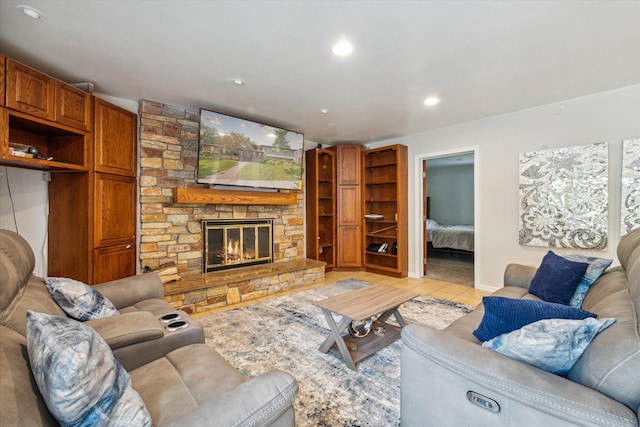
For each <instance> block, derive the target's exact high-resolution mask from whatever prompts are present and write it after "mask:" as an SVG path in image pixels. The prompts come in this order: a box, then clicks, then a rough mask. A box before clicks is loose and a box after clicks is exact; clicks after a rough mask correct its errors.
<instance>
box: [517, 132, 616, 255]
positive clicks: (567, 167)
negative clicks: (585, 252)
mask: <svg viewBox="0 0 640 427" xmlns="http://www.w3.org/2000/svg"><path fill="white" fill-rule="evenodd" d="M608 148H609V146H608V144H607V143H606V142H602V143H597V144H589V145H582V146H577V147H565V148H558V149H552V150H544V151H534V152H529V153H522V154H520V236H519V239H520V245H525V246H545V247H555V248H576V249H598V250H604V249H606V247H607V214H608V179H607V176H608V172H609V168H608V152H609V149H608Z"/></svg>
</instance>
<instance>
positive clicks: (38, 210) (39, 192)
mask: <svg viewBox="0 0 640 427" xmlns="http://www.w3.org/2000/svg"><path fill="white" fill-rule="evenodd" d="M47 195H48V188H47V181H45V180H44V179H43V172H41V171H34V170H29V169H18V168H8V167H5V166H0V228H3V229H5V230H11V231H15V232H17V233H18V234H20V235H21V236H22V237H24V238H25V239H26V240H27V241H28V242H29V244H30V245H31V248H32V249H33V252H34V254H35V257H36V267H35V270H34V274H36V275H37V276H40V277H45V276H46V272H47V264H46V262H47V208H48V206H49V202H48V200H47Z"/></svg>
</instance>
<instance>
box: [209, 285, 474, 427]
mask: <svg viewBox="0 0 640 427" xmlns="http://www.w3.org/2000/svg"><path fill="white" fill-rule="evenodd" d="M370 284H371V283H369V282H365V281H362V280H357V279H348V280H342V281H340V282H337V283H334V284H330V285H325V286H322V287H318V288H315V289H311V290H307V291H303V292H298V293H295V294H292V295H288V296H282V297H279V298H274V299H271V300H267V301H264V302H259V303H256V304H252V305H250V306H247V307H243V308H239V309H234V310H229V311H226V312H223V313H219V314H213V315H211V316H207V317H203V318H201V319H199V320H198V321H199V322H200V323H201V324H202V326H203V327H204V330H205V338H206V343H207V344H208V345H210V346H212V347H213V348H215V349H216V350H217V351H218V352H219V353H220V354H222V356H224V358H225V359H227V360H228V361H229V362H230V363H231V364H232V365H233V366H234V367H235V368H236V369H238V370H239V371H240V372H241V373H242V374H243V375H244V376H246V377H254V376H256V375H259V374H261V373H263V372H266V371H269V370H273V369H279V370H284V371H288V372H290V373H291V374H292V375H293V376H294V377H295V378H296V380H297V381H298V385H299V389H300V391H299V393H298V397H297V398H296V401H295V403H294V408H295V412H296V426H300V427H306V426H326V427H330V426H331V427H338V426H340V427H347V426H349V427H357V426H383V425H384V426H399V425H400V348H401V340H398V341H396V342H394V343H393V344H391V345H389V346H387V347H386V348H384V349H382V350H380V351H378V352H377V353H375V354H373V355H372V356H370V357H368V358H367V359H365V360H363V361H361V362H360V363H358V365H357V367H358V371H357V372H355V371H352V370H351V369H349V368H347V366H346V365H345V364H344V362H343V361H342V358H341V357H339V356H337V355H334V354H333V353H331V352H330V353H328V354H324V353H321V352H320V351H319V350H318V348H319V347H320V345H321V344H322V342H323V341H324V339H325V338H326V337H327V335H328V334H329V329H328V326H327V324H326V320H325V318H324V316H323V315H322V312H321V310H320V308H318V307H316V306H315V305H313V302H315V301H319V300H321V299H324V298H328V297H331V296H334V295H338V294H340V293H343V292H347V291H350V290H354V289H358V288H361V287H363V286H368V285H370ZM469 311H471V308H470V307H468V306H465V305H462V304H457V303H454V302H450V301H444V300H439V299H435V298H431V297H427V296H419V297H417V298H415V299H414V300H412V301H409V302H406V303H404V304H403V305H401V306H400V312H401V314H402V316H403V318H404V319H405V321H406V322H407V324H411V323H420V324H426V325H430V326H433V327H435V328H438V329H442V328H444V327H446V326H447V325H449V324H450V323H451V322H453V321H454V320H456V319H457V318H459V317H461V316H462V315H464V314H465V313H468V312H469ZM394 320H395V319H394Z"/></svg>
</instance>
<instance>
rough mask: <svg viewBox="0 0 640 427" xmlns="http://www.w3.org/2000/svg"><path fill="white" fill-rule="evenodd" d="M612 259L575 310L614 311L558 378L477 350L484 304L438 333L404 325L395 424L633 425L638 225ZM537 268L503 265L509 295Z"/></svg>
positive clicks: (639, 388) (639, 393)
mask: <svg viewBox="0 0 640 427" xmlns="http://www.w3.org/2000/svg"><path fill="white" fill-rule="evenodd" d="M617 255H618V259H619V261H620V264H621V265H620V266H618V267H613V268H609V269H608V270H606V271H605V273H604V274H603V275H602V276H600V278H599V279H598V280H597V281H596V282H594V283H593V285H592V286H591V288H590V289H589V291H588V293H587V295H586V298H585V300H584V303H583V306H582V308H583V309H584V310H588V311H590V312H593V313H596V314H597V315H598V317H599V318H609V317H612V318H616V323H614V324H613V325H612V326H610V327H609V328H607V329H605V330H604V331H603V332H601V333H600V334H599V335H598V336H596V338H595V339H594V340H593V341H592V342H591V344H590V345H589V347H587V349H586V351H585V352H584V353H583V354H582V356H581V357H580V358H579V359H578V361H577V362H576V363H575V365H574V366H573V368H571V370H570V371H569V372H568V374H567V375H566V376H561V375H556V374H552V373H550V372H547V371H544V370H542V369H538V368H536V367H533V366H531V365H529V364H526V363H522V362H519V361H516V360H513V359H511V358H509V357H506V356H503V355H502V354H499V353H497V352H494V351H492V350H489V349H487V348H483V347H482V346H481V345H480V344H481V343H480V341H478V339H476V337H475V336H474V335H473V331H474V330H475V329H476V328H477V327H478V325H479V324H480V321H481V319H482V317H483V313H484V312H483V306H482V305H480V306H479V307H478V308H477V309H476V310H474V311H473V312H471V313H469V314H467V315H465V316H463V317H462V318H460V319H458V320H457V321H456V322H454V323H452V324H451V325H450V326H449V327H448V328H446V329H445V330H443V331H439V330H436V329H433V328H430V327H428V326H424V325H408V326H407V327H405V328H404V329H403V331H402V344H403V345H402V362H401V364H402V365H401V366H402V375H401V378H402V379H401V423H402V426H403V427H412V426H421V427H422V426H438V427H442V426H492V427H495V426H545V427H554V426H567V425H580V426H637V425H638V407H639V405H640V333H639V325H638V322H639V321H640V320H639V318H638V312H639V311H638V310H639V309H640V229H638V230H635V231H633V232H631V233H629V234H628V235H626V236H625V237H624V238H623V239H622V240H621V242H620V244H619V245H618V248H617ZM535 272H536V268H534V267H528V266H523V265H516V264H510V265H509V266H508V267H507V269H506V272H505V276H504V285H505V286H504V287H503V288H501V289H499V290H498V291H496V292H495V293H494V295H499V296H503V297H508V298H525V299H534V300H535V299H538V298H537V297H535V296H534V295H531V294H530V293H529V292H528V287H529V284H530V283H531V280H532V279H533V277H534V275H535Z"/></svg>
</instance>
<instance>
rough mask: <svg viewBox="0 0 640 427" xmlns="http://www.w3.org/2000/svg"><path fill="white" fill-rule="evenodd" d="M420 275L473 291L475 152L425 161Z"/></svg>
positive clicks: (465, 152) (422, 162) (429, 157)
mask: <svg viewBox="0 0 640 427" xmlns="http://www.w3.org/2000/svg"><path fill="white" fill-rule="evenodd" d="M421 166H422V167H421V172H422V180H421V182H422V197H421V199H420V200H421V204H422V275H423V277H427V278H432V279H436V280H442V281H446V282H450V283H457V284H461V285H465V286H470V287H475V235H476V230H475V224H476V221H475V216H476V208H475V206H476V202H475V189H476V165H475V150H465V151H460V152H454V153H446V154H439V155H433V156H428V157H424V158H423V159H422V161H421Z"/></svg>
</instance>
